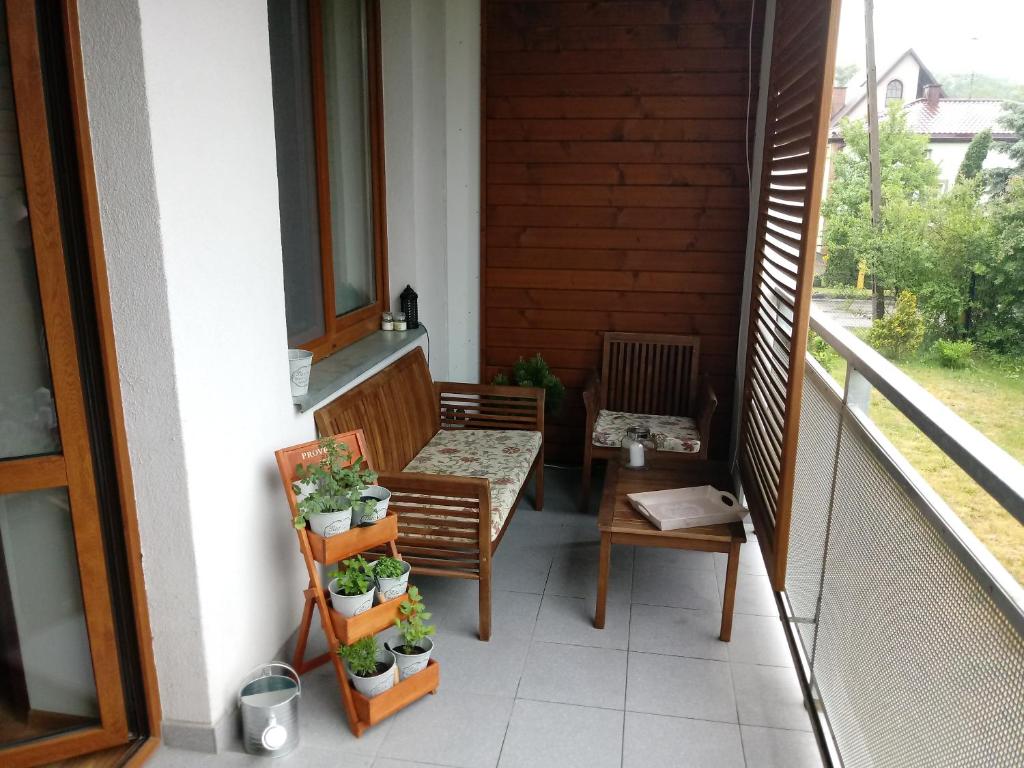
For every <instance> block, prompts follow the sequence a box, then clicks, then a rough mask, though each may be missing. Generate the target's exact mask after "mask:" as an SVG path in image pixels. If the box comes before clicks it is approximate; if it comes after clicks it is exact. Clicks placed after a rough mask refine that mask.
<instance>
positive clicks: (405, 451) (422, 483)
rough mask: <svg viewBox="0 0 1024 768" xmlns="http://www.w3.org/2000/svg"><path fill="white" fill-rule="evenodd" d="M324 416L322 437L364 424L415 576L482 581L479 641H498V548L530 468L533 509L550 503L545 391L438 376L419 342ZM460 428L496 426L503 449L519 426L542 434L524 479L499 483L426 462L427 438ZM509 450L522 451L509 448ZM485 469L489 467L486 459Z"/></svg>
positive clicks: (318, 416)
mask: <svg viewBox="0 0 1024 768" xmlns="http://www.w3.org/2000/svg"><path fill="white" fill-rule="evenodd" d="M315 421H316V425H317V429H318V431H319V432H320V434H321V435H331V434H335V433H338V432H346V431H349V430H354V429H362V430H363V431H364V433H365V435H366V444H367V447H366V453H367V455H368V456H369V457H370V458H371V459H372V461H373V465H374V468H375V469H376V470H377V471H378V472H379V473H380V476H379V478H378V482H379V483H380V484H381V485H383V486H384V487H385V488H388V489H389V490H390V491H391V494H392V496H391V503H390V509H392V510H394V511H395V513H396V514H397V516H398V546H399V548H400V549H401V552H402V556H403V557H404V558H405V560H406V562H408V563H409V564H410V565H411V566H412V567H413V570H414V573H416V574H430V575H435V576H448V577H453V578H460V579H475V580H477V581H479V583H480V639H481V640H489V639H490V636H491V555H492V554H493V553H494V551H495V550H496V549H497V548H498V544H499V542H500V541H501V537H502V536H503V535H504V534H505V531H506V530H507V529H508V525H509V523H510V522H511V521H512V516H513V513H514V512H515V509H516V507H517V506H518V504H519V500H520V499H521V498H522V495H523V491H524V490H525V488H526V484H527V482H528V480H529V477H530V475H533V476H534V477H535V479H536V484H535V486H534V488H535V501H534V507H535V508H536V509H538V510H539V509H541V508H542V507H543V506H544V442H543V435H544V390H543V389H540V388H537V387H500V386H492V385H488V384H461V383H453V382H434V381H431V378H430V371H429V370H428V369H427V362H426V360H425V359H424V357H423V350H422V349H420V348H419V347H417V348H416V349H414V350H412V351H411V352H409V353H408V354H406V355H405V356H404V357H401V358H399V359H398V360H396V361H395V362H394V363H392V364H391V365H389V366H388V367H386V368H385V369H384V370H382V371H380V373H378V374H376V375H375V376H372V377H370V378H369V379H367V380H366V381H364V382H363V383H361V384H359V385H358V386H356V387H354V388H353V389H351V390H349V391H348V392H346V393H345V394H343V395H341V396H339V397H338V398H337V399H335V400H333V401H331V402H330V403H328V404H327V405H325V406H324V407H323V408H320V409H319V410H317V411H316V413H315ZM461 430H474V431H475V430H488V431H489V433H488V438H490V433H491V432H493V433H494V436H493V438H491V439H489V440H488V442H489V443H493V444H495V445H497V446H498V447H497V452H498V453H501V452H502V449H501V445H502V441H503V440H507V439H508V438H514V437H516V433H518V435H519V436H520V437H522V436H524V434H525V433H534V435H537V434H539V440H537V445H538V448H537V453H536V456H535V457H534V458H533V461H532V463H531V464H530V467H529V470H528V472H526V473H525V476H524V477H523V478H522V481H521V482H520V483H519V484H518V486H515V485H509V484H505V485H504V487H503V488H495V487H492V485H491V480H490V479H488V477H486V476H479V475H477V476H468V475H465V474H459V473H458V472H454V471H442V470H441V469H433V470H429V471H424V470H421V469H417V467H418V466H421V465H420V464H419V463H418V460H419V458H420V457H421V456H422V455H423V452H424V451H425V448H426V447H427V446H428V444H432V443H435V442H436V441H438V440H440V441H442V442H444V441H446V440H448V439H451V440H453V441H455V442H457V441H458V439H459V438H458V434H457V433H458V432H460V431H461ZM502 433H506V434H504V435H503V434H502ZM509 433H511V434H509ZM467 434H469V433H467ZM518 439H519V438H517V440H518ZM531 439H536V438H531ZM506 444H507V443H506ZM443 450H453V452H454V449H443ZM506 451H518V449H516V448H514V447H511V446H510V447H508V448H506ZM492 452H493V449H492ZM481 453H483V451H481ZM463 466H464V467H467V468H469V469H472V468H473V465H472V464H469V465H463ZM407 467H409V470H408V471H407V470H406V468H407ZM476 469H477V470H487V469H488V466H487V465H486V462H483V463H481V464H479V466H477V467H476ZM462 471H463V472H465V471H466V470H465V469H463V470H462ZM498 482H499V483H500V482H501V481H500V479H499V480H498ZM504 491H509V492H510V493H504ZM511 493H514V494H515V496H514V500H512V497H511ZM497 497H501V498H502V499H504V502H503V503H502V504H501V505H500V506H501V509H498V508H497V506H498V505H496V504H495V503H494V499H495V498H497ZM505 510H507V512H506V511H505ZM502 515H504V517H502Z"/></svg>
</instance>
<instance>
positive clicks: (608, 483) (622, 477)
mask: <svg viewBox="0 0 1024 768" xmlns="http://www.w3.org/2000/svg"><path fill="white" fill-rule="evenodd" d="M692 485H713V486H715V487H716V488H721V489H723V490H729V489H731V488H732V480H731V478H730V477H729V473H728V470H727V468H726V465H724V464H722V463H719V462H705V461H694V462H679V461H675V462H670V461H668V460H665V459H659V457H657V456H654V457H651V458H650V463H649V468H648V469H646V470H639V471H637V470H632V469H624V468H623V467H621V466H620V464H619V461H618V459H610V460H609V461H608V470H607V473H606V475H605V481H604V493H603V494H602V496H601V512H600V514H599V515H598V518H597V528H598V530H599V531H600V532H601V563H600V570H599V572H598V577H597V611H596V614H595V616H594V626H595V627H597V628H598V629H604V617H605V603H606V601H607V598H608V573H609V571H610V570H611V560H612V545H613V544H627V545H632V546H634V547H669V548H671V549H692V550H696V551H698V552H722V553H724V554H727V555H728V556H729V563H728V566H727V567H726V571H725V596H724V598H723V600H722V629H721V633H720V634H719V639H720V640H722V641H724V642H729V638H730V637H731V636H732V611H733V604H734V603H735V601H736V574H737V572H738V570H739V564H740V545H741V544H743V543H745V542H746V540H747V536H746V533H745V531H744V530H743V523H739V522H736V523H728V524H723V525H709V526H705V527H702V528H681V529H679V530H675V531H659V530H658V529H657V528H655V527H654V526H653V525H651V523H649V522H648V521H647V519H646V518H644V517H643V516H641V515H640V513H639V512H636V511H635V510H634V509H633V506H632V505H631V504H630V503H629V500H628V499H627V498H626V494H627V493H640V492H642V491H659V490H663V489H667V488H683V487H686V486H692Z"/></svg>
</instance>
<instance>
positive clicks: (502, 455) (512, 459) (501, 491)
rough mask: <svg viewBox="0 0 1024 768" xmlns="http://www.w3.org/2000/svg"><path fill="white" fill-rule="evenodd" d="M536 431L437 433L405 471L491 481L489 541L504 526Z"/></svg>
mask: <svg viewBox="0 0 1024 768" xmlns="http://www.w3.org/2000/svg"><path fill="white" fill-rule="evenodd" d="M540 444H541V434H540V432H528V431H526V430H518V429H451V430H441V431H440V432H438V433H437V434H436V435H434V436H433V437H432V438H431V440H430V442H429V443H427V444H426V445H425V446H423V450H421V451H420V452H419V453H418V454H416V456H415V457H414V458H413V460H412V461H410V462H409V464H408V465H407V466H406V468H405V471H406V472H425V473H427V474H430V475H457V476H460V477H486V478H487V479H488V480H490V481H491V540H492V541H493V540H494V539H495V538H496V537H497V535H498V533H499V532H500V531H501V527H502V525H504V524H505V520H506V518H508V515H509V512H511V511H512V505H513V504H514V503H515V501H516V496H518V495H519V489H520V488H522V486H523V483H525V482H526V476H527V475H529V474H530V467H531V466H532V465H533V460H534V459H535V458H536V457H537V452H538V451H539V450H540Z"/></svg>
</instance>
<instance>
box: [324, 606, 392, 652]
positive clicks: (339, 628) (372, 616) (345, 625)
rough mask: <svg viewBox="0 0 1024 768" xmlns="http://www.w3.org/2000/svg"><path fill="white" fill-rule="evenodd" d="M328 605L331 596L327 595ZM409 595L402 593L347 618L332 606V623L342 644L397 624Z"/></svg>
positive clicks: (347, 643)
mask: <svg viewBox="0 0 1024 768" xmlns="http://www.w3.org/2000/svg"><path fill="white" fill-rule="evenodd" d="M326 598H327V601H328V603H327V604H328V605H330V600H331V596H330V595H329V594H327V595H326ZM408 600H409V596H408V595H400V596H398V597H396V598H394V599H393V600H388V601H387V602H386V603H381V604H380V605H375V606H373V608H371V609H370V610H368V611H363V612H362V613H360V614H359V615H358V616H353V617H352V618H350V619H349V618H346V617H345V616H342V615H341V614H340V613H338V612H337V611H336V610H334V608H330V612H331V624H332V625H333V626H334V633H335V634H336V635H337V636H338V640H339V641H341V644H342V645H349V644H351V643H353V642H355V641H356V640H358V639H359V638H361V637H366V636H367V635H375V634H377V633H378V632H380V631H381V630H383V629H387V628H388V627H393V626H395V619H397V618H399V617H400V616H401V615H402V614H401V611H399V608H400V607H401V605H402V603H405V602H408Z"/></svg>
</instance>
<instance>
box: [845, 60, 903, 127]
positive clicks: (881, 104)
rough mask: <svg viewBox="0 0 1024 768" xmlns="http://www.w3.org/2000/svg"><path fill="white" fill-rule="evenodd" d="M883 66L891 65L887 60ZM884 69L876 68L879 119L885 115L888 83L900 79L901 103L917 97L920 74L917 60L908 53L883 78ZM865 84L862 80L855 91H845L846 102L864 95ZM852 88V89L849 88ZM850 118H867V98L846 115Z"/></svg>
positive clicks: (848, 102)
mask: <svg viewBox="0 0 1024 768" xmlns="http://www.w3.org/2000/svg"><path fill="white" fill-rule="evenodd" d="M883 66H884V67H885V68H888V67H890V66H892V65H891V64H890V63H889V62H886V63H884V64H883ZM884 71H885V70H884V69H879V70H878V117H879V119H881V118H882V117H884V116H885V112H886V108H887V106H888V102H887V101H886V98H885V93H886V89H887V88H888V87H889V83H890V82H891V81H892V80H901V81H902V82H903V100H902V103H903V104H906V103H907V102H910V101H913V100H914V99H916V98H917V81H918V79H919V78H920V76H921V67H919V66H918V64H917V62H916V61H914V57H913V56H910V55H909V54H908V55H906V56H903V57H902V58H901V59H900V60H899V61H898V62H897V63H896V65H895V68H894V69H893V71H892V73H890V74H888V75H886V76H885V77H884V78H883V77H882V75H883V74H884ZM866 89H867V86H866V85H865V84H864V82H863V81H861V82H860V85H859V86H858V88H857V91H856V92H855V93H851V92H850V91H847V94H846V103H847V104H852V103H853V102H854V101H856V100H857V99H860V98H861V97H863V96H864V92H865V90H866ZM851 90H852V89H851ZM847 117H849V118H850V119H851V120H867V117H868V102H867V99H864V100H863V101H861V102H860V103H859V104H858V105H857V106H856V107H855V108H854V109H852V110H851V111H850V114H849V115H847Z"/></svg>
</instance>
